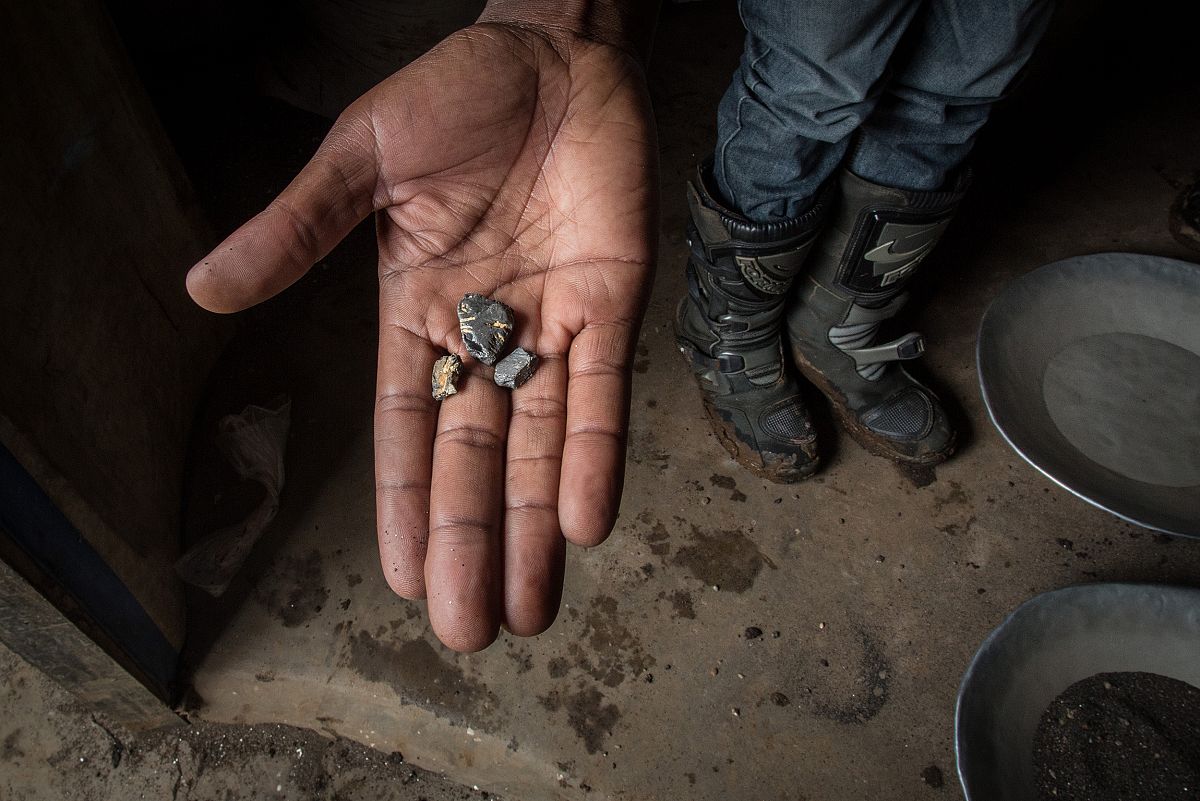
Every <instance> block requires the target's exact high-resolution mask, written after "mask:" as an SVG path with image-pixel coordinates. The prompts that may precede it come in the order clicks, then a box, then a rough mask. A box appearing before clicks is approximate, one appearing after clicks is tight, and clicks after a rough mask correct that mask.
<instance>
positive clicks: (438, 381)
mask: <svg viewBox="0 0 1200 801" xmlns="http://www.w3.org/2000/svg"><path fill="white" fill-rule="evenodd" d="M461 368H462V359H460V358H458V356H457V355H455V354H453V353H451V354H450V355H448V356H443V357H442V358H440V359H438V360H437V361H436V362H434V363H433V399H434V400H438V401H440V400H445V399H446V398H448V397H450V396H451V395H454V394H456V393H457V392H458V389H457V388H456V387H455V386H454V382H455V381H457V380H458V371H459V369H461Z"/></svg>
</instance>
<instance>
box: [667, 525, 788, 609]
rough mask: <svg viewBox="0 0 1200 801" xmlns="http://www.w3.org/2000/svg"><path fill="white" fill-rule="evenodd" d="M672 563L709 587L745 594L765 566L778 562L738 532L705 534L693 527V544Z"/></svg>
mask: <svg viewBox="0 0 1200 801" xmlns="http://www.w3.org/2000/svg"><path fill="white" fill-rule="evenodd" d="M671 563H672V564H675V565H678V566H680V567H684V568H687V569H688V570H689V571H690V572H691V574H692V575H693V576H695V577H696V578H698V579H700V580H701V581H703V582H704V583H705V584H707V585H709V586H717V587H720V588H721V589H722V590H729V591H731V592H737V593H742V592H745V591H746V590H748V589H750V588H751V587H753V586H754V581H755V579H757V578H758V574H759V573H761V572H762V569H763V567H764V566H766V567H769V568H771V569H772V570H775V569H776V567H775V563H774V562H772V561H771V559H770V558H769V557H768V556H766V555H765V554H763V552H762V551H760V550H759V549H758V544H757V543H755V542H754V540H752V539H750V538H749V537H747V536H746V535H745V534H743V533H742V532H741V531H738V530H737V529H729V530H726V531H714V532H711V533H709V532H706V531H703V530H701V529H700V528H699V527H697V526H692V544H691V545H686V546H684V547H683V548H680V549H679V550H678V551H677V552H676V553H675V556H674V557H673V558H672V560H671Z"/></svg>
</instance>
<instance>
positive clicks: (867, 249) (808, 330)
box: [787, 170, 968, 467]
mask: <svg viewBox="0 0 1200 801" xmlns="http://www.w3.org/2000/svg"><path fill="white" fill-rule="evenodd" d="M967 178H968V176H967V174H966V173H965V172H964V174H963V175H962V176H960V177H959V179H958V180H956V181H955V183H954V185H953V188H951V189H948V190H946V191H940V192H910V191H904V190H900V189H892V188H889V187H886V186H880V185H878V184H874V183H871V182H870V181H866V180H864V179H862V178H859V177H858V176H856V175H854V174H853V173H851V172H849V171H848V170H843V171H841V173H840V174H839V176H838V177H837V179H836V184H837V193H838V195H837V199H836V200H834V201H833V202H832V206H833V209H832V211H831V214H830V219H829V224H828V225H827V226H826V229H825V231H824V233H823V234H822V236H821V239H820V241H819V242H818V243H817V244H816V246H815V248H814V251H813V253H812V255H811V256H810V257H809V259H808V267H807V269H806V271H805V277H804V278H803V279H802V280H801V281H799V282H797V286H796V290H795V296H794V298H793V300H792V302H791V304H790V305H789V310H788V314H787V333H788V339H789V341H790V345H791V352H792V357H793V359H794V360H795V363H796V366H797V367H798V368H799V369H800V372H801V373H802V374H803V375H804V377H805V378H807V379H808V380H809V381H811V382H812V383H813V384H816V386H817V387H818V388H819V389H820V390H821V391H822V392H824V393H825V395H826V396H827V397H828V398H829V400H830V402H831V403H832V405H833V408H834V412H835V413H836V414H837V416H838V418H839V419H840V420H841V422H842V424H843V426H844V427H845V428H846V430H847V431H848V433H849V434H850V435H851V436H852V437H853V438H854V439H855V440H856V441H857V442H858V443H859V444H860V445H862V446H863V447H864V448H866V449H867V450H868V451H870V452H872V453H874V454H877V455H879V456H884V457H887V458H889V459H891V460H893V461H895V462H897V463H900V464H902V465H910V466H915V467H922V466H928V465H934V464H937V463H939V462H942V461H945V460H946V459H947V458H949V456H950V455H951V454H952V453H953V452H954V445H955V432H954V429H953V428H952V426H951V424H950V421H949V420H948V419H947V417H946V413H945V410H944V409H943V407H942V404H941V402H940V401H939V400H938V397H937V395H936V394H934V392H933V390H931V389H930V388H929V387H926V386H925V385H923V384H921V383H920V382H919V381H917V380H916V379H915V378H913V377H912V376H911V375H910V374H909V372H908V371H907V370H905V369H904V362H905V361H908V360H910V359H916V358H917V357H919V356H920V355H921V354H922V353H924V352H925V340H924V338H923V337H922V336H921V335H920V334H918V333H909V334H905V335H904V336H902V337H899V338H898V339H893V340H890V341H887V342H881V341H879V340H880V328H881V326H882V325H883V324H884V323H885V322H887V321H888V320H890V319H891V318H892V317H894V316H895V315H896V313H897V312H899V311H900V309H901V308H902V307H903V306H904V304H905V302H906V301H907V299H908V293H907V292H906V291H905V290H906V287H907V286H908V285H909V283H910V281H911V280H912V278H913V276H914V275H915V274H916V273H917V272H918V270H919V268H920V266H921V264H922V262H923V261H924V260H925V258H926V256H928V255H929V253H930V251H931V250H933V248H934V247H935V246H936V245H937V242H938V240H939V239H940V238H941V236H942V233H943V232H944V231H945V230H946V227H947V226H948V225H949V223H950V219H951V217H953V215H954V211H955V209H956V208H957V206H958V204H959V201H960V200H961V199H962V196H963V194H964V192H965V190H966V185H967V182H968V181H967Z"/></svg>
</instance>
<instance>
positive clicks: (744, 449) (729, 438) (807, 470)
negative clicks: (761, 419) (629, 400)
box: [672, 299, 821, 484]
mask: <svg viewBox="0 0 1200 801" xmlns="http://www.w3.org/2000/svg"><path fill="white" fill-rule="evenodd" d="M686 302H687V300H686V299H684V300H683V301H681V302H680V305H679V306H678V307H676V309H675V319H674V320H673V321H672V326H673V328H674V329H675V344H676V346H678V348H679V354H680V356H681V357H682V358H683V360H684V362H686V364H687V367H688V373H689V374H690V375H691V376H692V381H693V382H694V383H695V384H696V388H697V389H699V390H700V400H701V402H702V403H703V405H704V416H705V417H706V418H708V424H709V427H710V428H711V429H712V431H713V433H714V434H716V436H717V441H718V442H720V443H721V447H723V448H724V449H725V450H726V452H728V453H729V455H730V456H731V457H733V460H734V461H735V462H737V463H738V464H739V465H741V466H742V467H744V468H745V469H746V470H749V471H750V472H751V473H753V474H754V475H756V476H758V477H759V478H762V479H766V480H767V481H770V482H771V483H772V484H799V483H800V482H801V481H804V480H805V479H808V478H812V477H813V475H814V474H816V472H817V470H819V469H820V467H821V459H820V457H819V456H814V457H813V458H812V460H811V461H809V462H807V463H806V464H805V465H804V466H802V467H798V466H796V465H788V466H786V467H784V466H780V467H778V468H774V469H773V468H771V467H770V466H768V465H764V464H763V460H762V458H761V457H760V456H758V451H755V450H752V449H751V448H750V447H749V446H748V445H745V444H743V443H742V442H740V441H739V440H738V439H737V437H736V436H735V432H733V431H731V430H730V429H729V423H727V422H726V421H725V419H724V418H723V417H721V413H720V412H718V411H717V410H716V408H715V407H714V406H713V405H712V404H711V403H710V402H709V400H708V393H707V392H705V389H704V384H703V383H701V381H700V378H699V377H698V376H697V375H696V373H695V365H694V364H693V359H692V357H691V355H690V354H692V353H695V352H696V349H695V348H693V347H692V346H691V344H690V343H689V342H688V341H687V340H686V339H684V338H683V337H681V336H679V314H680V312H681V311H682V306H683V303H686Z"/></svg>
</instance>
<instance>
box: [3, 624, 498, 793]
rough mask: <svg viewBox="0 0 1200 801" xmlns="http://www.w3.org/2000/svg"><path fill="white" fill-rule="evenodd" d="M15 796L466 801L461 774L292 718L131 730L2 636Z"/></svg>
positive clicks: (7, 774) (9, 768) (8, 760)
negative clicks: (80, 699) (452, 775)
mask: <svg viewBox="0 0 1200 801" xmlns="http://www.w3.org/2000/svg"><path fill="white" fill-rule="evenodd" d="M0 709H3V719H2V720H0V799H4V801H109V800H110V799H111V801H132V799H170V800H171V801H232V800H233V799H238V801H242V799H251V798H264V799H265V798H271V799H283V800H284V801H287V800H288V799H292V800H293V801H299V800H300V799H304V801H316V800H317V799H321V800H324V799H329V800H330V801H332V800H333V799H339V801H465V799H499V796H497V795H494V794H492V793H487V792H483V791H480V790H477V789H472V788H469V787H463V786H462V785H458V784H455V783H454V782H451V781H449V780H447V779H445V778H444V777H442V776H439V775H437V774H435V773H430V772H429V771H426V770H421V769H420V768H417V767H414V766H412V765H409V764H408V763H407V762H405V760H404V756H403V755H402V754H400V753H398V752H392V753H383V752H380V751H375V750H372V749H370V748H368V747H366V746H365V745H361V744H359V743H356V742H354V741H352V740H347V739H344V738H330V737H328V736H324V735H321V734H318V733H317V732H315V731H312V730H311V729H301V728H297V727H295V726H281V725H271V724H266V725H258V726H246V725H236V724H233V725H228V724H216V723H206V722H203V721H193V722H191V723H190V725H183V726H179V727H177V728H170V729H163V730H159V731H154V732H142V733H137V734H134V733H131V732H129V731H126V730H124V729H122V728H121V727H119V726H117V725H116V724H114V723H112V722H111V721H107V720H105V719H104V718H103V717H100V716H98V715H95V714H93V713H92V712H90V711H89V710H88V709H86V708H84V707H82V706H80V705H79V704H78V703H77V702H76V701H75V700H74V698H72V697H71V696H70V695H69V694H68V693H66V692H65V691H63V690H62V689H61V688H60V687H59V686H58V685H57V684H55V683H54V682H52V681H51V680H50V679H48V678H46V676H45V675H44V674H43V673H42V672H41V671H39V670H37V669H35V668H33V667H31V666H30V665H29V664H28V663H26V662H25V661H24V660H22V659H21V658H20V657H19V656H17V655H16V654H14V653H13V652H12V651H9V650H8V649H7V648H4V647H3V646H0Z"/></svg>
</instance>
